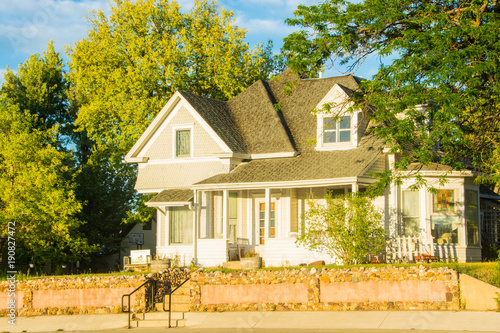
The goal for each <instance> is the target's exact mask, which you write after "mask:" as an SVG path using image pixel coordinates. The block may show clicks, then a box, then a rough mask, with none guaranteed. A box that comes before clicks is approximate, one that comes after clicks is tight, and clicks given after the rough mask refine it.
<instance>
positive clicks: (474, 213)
mask: <svg viewBox="0 0 500 333" xmlns="http://www.w3.org/2000/svg"><path fill="white" fill-rule="evenodd" d="M465 217H466V219H467V245H479V217H478V207H477V192H476V191H472V190H466V191H465Z"/></svg>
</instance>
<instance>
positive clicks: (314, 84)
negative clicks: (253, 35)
mask: <svg viewBox="0 0 500 333" xmlns="http://www.w3.org/2000/svg"><path fill="white" fill-rule="evenodd" d="M285 81H286V77H285V74H283V75H281V76H278V78H277V79H275V80H272V81H269V82H264V81H258V82H256V83H255V84H253V85H252V86H251V87H249V88H248V89H247V90H246V91H244V92H242V93H241V94H239V95H238V96H236V97H234V98H233V99H231V100H229V101H227V102H222V101H217V100H212V99H209V98H205V97H200V96H197V95H194V94H192V93H187V92H176V93H175V94H174V95H173V96H172V98H171V99H170V100H169V101H168V103H167V104H166V105H165V106H164V107H163V109H162V110H161V111H160V113H159V114H158V116H157V117H156V118H155V119H154V120H153V122H152V123H151V124H150V126H149V127H148V128H147V130H146V131H145V132H144V133H143V135H142V136H141V137H140V139H139V140H138V141H137V142H136V144H135V145H134V146H133V148H132V149H131V150H130V152H129V153H128V154H127V156H126V158H125V160H126V161H127V162H128V163H137V165H138V177H137V183H136V189H137V191H139V192H140V193H156V194H157V196H156V197H154V198H153V199H152V200H151V201H149V203H148V205H149V206H153V207H156V208H157V210H158V214H157V221H158V226H157V246H156V254H157V255H158V256H159V257H174V256H176V255H177V256H178V258H180V259H181V260H184V261H186V260H187V261H191V260H194V261H195V262H197V263H199V264H201V265H204V266H212V265H220V264H222V263H223V262H225V261H227V260H228V255H229V251H228V249H229V247H231V244H232V243H236V242H237V241H238V239H240V241H241V239H246V240H248V242H249V244H250V246H251V247H252V248H254V249H255V250H256V252H258V253H259V254H260V255H261V256H262V257H263V259H264V261H265V263H266V265H268V266H278V265H286V264H291V265H294V264H299V263H308V262H312V261H316V260H325V261H326V262H327V263H329V262H330V263H331V262H334V261H335V260H334V259H332V258H330V257H328V256H326V255H325V254H323V253H317V252H311V251H308V250H306V249H304V248H301V247H297V246H296V244H295V239H296V236H297V234H298V233H300V232H301V230H302V228H303V223H304V222H303V221H302V220H301V215H302V213H303V212H304V211H305V209H306V199H307V198H308V197H309V196H310V195H314V196H315V197H317V198H322V197H324V196H325V194H326V193H327V192H333V193H334V194H339V193H345V194H347V193H349V192H357V191H364V190H365V189H366V187H367V186H368V185H369V184H371V183H372V182H374V181H375V179H374V178H373V177H372V176H371V172H372V171H383V170H387V169H388V168H391V165H392V163H393V162H394V161H395V160H396V159H397V158H398V156H395V155H392V154H389V153H388V149H387V147H386V146H385V143H384V141H383V140H381V139H380V138H379V137H377V136H375V135H374V134H373V133H372V131H371V124H370V119H369V118H368V116H367V115H366V114H364V113H362V112H361V110H360V111H359V112H354V113H350V114H347V113H346V114H344V116H343V117H341V119H340V120H338V121H337V122H334V121H333V118H332V117H331V115H328V114H321V113H319V114H317V115H313V114H312V113H311V110H312V109H313V108H314V107H321V106H322V105H323V104H324V103H331V102H333V103H336V105H337V111H340V112H342V111H343V110H344V109H345V108H346V107H348V106H349V105H348V104H346V103H345V101H346V100H347V97H348V96H349V94H350V92H351V91H353V90H356V89H358V84H359V79H358V78H356V77H354V76H352V75H347V76H341V77H332V78H322V79H306V80H300V81H299V82H296V83H297V84H296V86H295V87H294V88H293V89H292V92H291V93H286V92H285V89H284V88H285ZM311 139H315V142H311ZM313 141H314V140H313ZM415 167H418V168H419V169H420V166H415ZM445 172H447V174H448V179H449V181H448V182H447V183H446V185H444V186H440V185H439V177H440V176H442V175H443V173H445ZM419 173H420V174H421V175H423V176H424V177H425V178H426V179H427V181H428V184H429V186H435V187H436V188H437V189H438V190H437V194H435V195H434V194H432V193H431V192H429V191H428V190H427V189H426V188H422V189H420V190H419V191H409V186H410V185H412V184H413V183H414V178H408V179H406V180H405V181H404V182H403V184H402V185H400V186H391V188H389V189H387V190H386V193H385V195H384V196H381V197H379V198H377V199H376V200H375V205H376V206H377V207H379V208H380V209H381V211H382V212H383V213H384V221H383V223H384V226H385V228H386V230H387V235H388V236H390V237H399V236H418V237H420V238H421V239H424V241H425V242H427V243H428V244H433V248H434V252H435V254H436V255H437V256H439V257H440V258H450V259H457V260H459V261H462V262H463V261H479V260H481V246H480V244H481V242H480V233H479V230H480V211H479V209H480V196H479V186H478V185H477V184H475V183H474V178H475V174H474V173H473V172H471V171H464V172H455V171H454V172H449V170H447V169H446V168H443V167H440V166H432V167H429V166H424V167H423V168H421V170H420V171H419Z"/></svg>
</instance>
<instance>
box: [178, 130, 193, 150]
mask: <svg viewBox="0 0 500 333" xmlns="http://www.w3.org/2000/svg"><path fill="white" fill-rule="evenodd" d="M190 156H191V130H190V129H185V128H184V129H178V130H176V131H175V157H190Z"/></svg>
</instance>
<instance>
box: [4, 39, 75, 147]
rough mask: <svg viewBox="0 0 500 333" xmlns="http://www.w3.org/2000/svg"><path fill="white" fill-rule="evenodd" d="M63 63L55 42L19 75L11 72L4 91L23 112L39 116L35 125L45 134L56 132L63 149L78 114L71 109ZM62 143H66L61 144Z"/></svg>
mask: <svg viewBox="0 0 500 333" xmlns="http://www.w3.org/2000/svg"><path fill="white" fill-rule="evenodd" d="M63 66H64V65H63V61H62V59H61V56H60V54H59V53H58V52H56V51H55V50H54V46H53V44H52V41H51V42H50V43H49V44H48V46H47V50H46V51H45V52H43V56H42V55H40V54H33V55H32V56H30V58H29V59H28V60H26V61H25V62H24V63H22V64H19V68H18V69H17V71H16V72H13V71H12V70H11V69H10V68H7V70H6V72H5V74H4V79H5V82H4V83H3V84H2V87H1V89H0V92H1V94H2V95H3V96H4V97H5V98H6V99H8V100H9V101H10V102H11V103H13V104H15V105H18V106H19V108H20V109H21V110H23V111H24V110H25V111H28V112H30V113H31V114H33V115H37V117H36V119H37V123H36V124H34V125H35V126H36V127H37V128H39V129H41V130H50V129H54V130H56V133H57V134H58V139H59V140H58V141H57V142H55V143H54V144H56V145H58V147H59V148H61V147H62V145H64V143H65V142H67V140H64V139H65V138H66V139H68V138H69V137H70V136H71V135H72V134H73V122H74V120H75V113H74V112H71V109H70V108H69V107H68V98H67V95H66V93H67V88H68V83H67V81H66V78H65V75H64V70H63ZM61 141H62V142H61Z"/></svg>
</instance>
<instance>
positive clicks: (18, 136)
mask: <svg viewBox="0 0 500 333" xmlns="http://www.w3.org/2000/svg"><path fill="white" fill-rule="evenodd" d="M38 124H39V119H38V116H37V115H32V114H30V113H29V112H28V111H27V110H25V111H22V110H20V109H19V106H17V105H13V104H12V103H10V102H9V101H8V100H6V99H5V98H4V97H1V99H0V225H1V230H2V237H5V236H6V233H7V231H8V228H7V226H8V223H9V222H14V223H15V237H14V238H15V241H16V247H17V249H18V251H24V254H25V255H27V256H28V257H32V258H33V259H34V261H35V262H37V263H44V262H48V261H53V262H60V261H67V260H76V259H79V258H82V257H84V256H85V255H87V254H88V253H89V252H91V250H92V248H91V247H90V246H89V245H88V244H87V242H86V240H85V239H84V238H82V237H81V234H80V233H79V232H78V227H79V226H80V224H81V222H80V221H79V220H78V219H77V218H76V217H75V215H76V214H77V213H78V212H79V211H80V209H81V204H80V203H79V202H78V201H77V200H76V198H75V193H74V188H75V186H74V185H73V184H72V183H71V182H69V181H68V180H67V176H66V174H67V173H68V172H69V170H68V166H67V164H66V162H65V160H66V158H67V156H66V153H64V152H61V151H58V150H56V148H54V147H53V146H52V145H51V144H50V143H52V142H54V141H56V132H55V131H54V130H48V131H47V130H42V129H39V128H37V125H38Z"/></svg>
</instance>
